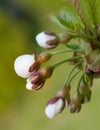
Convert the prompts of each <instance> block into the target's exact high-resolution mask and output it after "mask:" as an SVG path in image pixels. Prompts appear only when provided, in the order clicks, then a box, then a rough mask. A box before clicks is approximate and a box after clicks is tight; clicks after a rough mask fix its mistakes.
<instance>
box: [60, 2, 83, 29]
mask: <svg viewBox="0 0 100 130" xmlns="http://www.w3.org/2000/svg"><path fill="white" fill-rule="evenodd" d="M58 19H59V20H60V22H61V24H63V25H64V26H66V27H68V28H71V29H72V30H75V31H77V30H78V31H79V30H82V29H84V24H83V22H82V20H81V18H80V17H79V15H78V13H77V11H76V9H75V7H74V6H73V4H72V3H71V1H70V0H67V4H66V7H63V8H62V9H61V10H60V11H59V16H58Z"/></svg>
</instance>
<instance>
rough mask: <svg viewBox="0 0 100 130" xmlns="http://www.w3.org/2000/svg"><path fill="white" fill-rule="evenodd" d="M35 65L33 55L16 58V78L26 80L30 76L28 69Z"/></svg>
mask: <svg viewBox="0 0 100 130" xmlns="http://www.w3.org/2000/svg"><path fill="white" fill-rule="evenodd" d="M34 63H35V56H34V55H22V56H19V57H17V58H16V60H15V62H14V69H15V72H16V73H17V75H18V76H20V77H22V78H27V77H28V76H29V75H30V72H29V68H30V66H31V65H32V64H34Z"/></svg>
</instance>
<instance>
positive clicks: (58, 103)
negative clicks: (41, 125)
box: [45, 97, 65, 119]
mask: <svg viewBox="0 0 100 130" xmlns="http://www.w3.org/2000/svg"><path fill="white" fill-rule="evenodd" d="M64 107H65V101H64V100H63V99H62V98H58V97H54V98H52V99H50V100H49V101H48V103H47V107H46V109H45V113H46V115H47V117H49V118H51V119H52V118H54V117H55V116H56V115H58V114H59V113H60V112H62V110H63V109H64Z"/></svg>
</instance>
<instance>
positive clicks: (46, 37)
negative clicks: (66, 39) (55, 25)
mask: <svg viewBox="0 0 100 130" xmlns="http://www.w3.org/2000/svg"><path fill="white" fill-rule="evenodd" d="M36 41H37V43H38V44H39V45H40V46H41V47H43V48H46V49H52V48H54V47H56V46H57V45H58V38H57V36H56V34H55V33H53V32H46V31H45V32H41V33H39V34H38V35H37V36H36Z"/></svg>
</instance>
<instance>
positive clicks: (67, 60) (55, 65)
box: [52, 56, 82, 69]
mask: <svg viewBox="0 0 100 130" xmlns="http://www.w3.org/2000/svg"><path fill="white" fill-rule="evenodd" d="M79 58H82V57H81V56H77V57H75V58H69V59H66V60H63V61H61V62H59V63H56V64H54V65H53V66H52V67H53V68H54V69H55V68H57V67H58V66H59V65H61V64H63V63H65V62H69V61H72V60H76V59H79ZM81 62H82V61H81ZM79 63H80V62H78V64H79ZM78 64H76V65H78ZM76 65H75V66H76ZM75 66H74V67H75Z"/></svg>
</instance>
